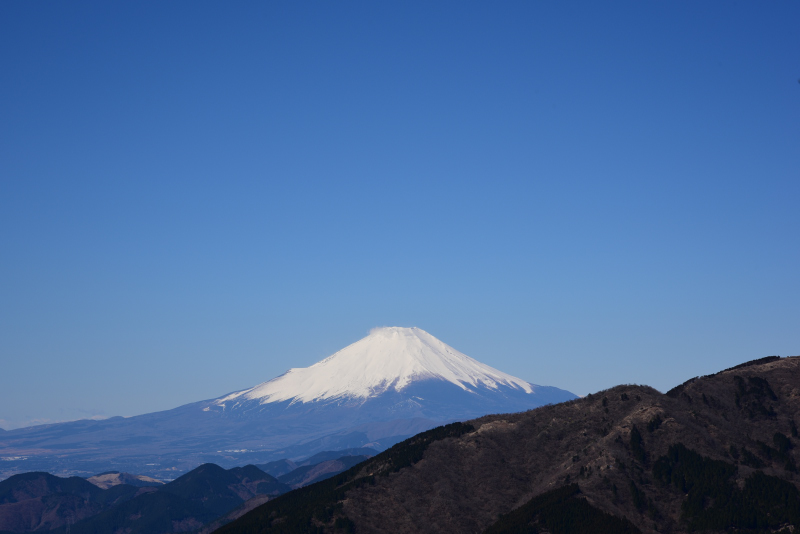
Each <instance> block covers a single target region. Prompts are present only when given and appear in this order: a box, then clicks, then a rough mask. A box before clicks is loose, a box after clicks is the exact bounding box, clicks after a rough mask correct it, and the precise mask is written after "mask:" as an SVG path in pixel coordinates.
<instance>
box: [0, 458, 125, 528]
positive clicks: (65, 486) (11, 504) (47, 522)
mask: <svg viewBox="0 0 800 534" xmlns="http://www.w3.org/2000/svg"><path fill="white" fill-rule="evenodd" d="M137 490H138V489H137V488H135V487H133V486H128V485H119V486H115V487H114V489H113V491H112V490H107V491H104V490H102V489H100V488H98V487H97V486H95V485H94V484H92V483H90V482H88V481H86V480H84V479H82V478H80V477H70V478H60V477H56V476H53V475H51V474H49V473H36V472H34V473H23V474H20V475H14V476H13V477H10V478H8V479H6V480H4V481H2V482H0V531H8V532H27V531H34V530H51V529H54V528H58V527H60V526H63V525H66V524H68V523H71V522H75V521H79V520H81V519H84V518H88V517H92V516H94V515H96V514H98V513H100V512H101V511H102V510H104V509H106V508H108V507H110V506H114V505H117V504H119V503H121V502H124V501H126V500H128V499H130V498H132V497H133V496H134V494H135V493H136V492H137Z"/></svg>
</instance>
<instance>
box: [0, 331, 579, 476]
mask: <svg viewBox="0 0 800 534" xmlns="http://www.w3.org/2000/svg"><path fill="white" fill-rule="evenodd" d="M573 398H575V395H573V394H572V393H570V392H568V391H564V390H561V389H558V388H554V387H547V386H538V385H535V384H531V383H529V382H526V381H525V380H522V379H519V378H516V377H514V376H511V375H509V374H507V373H504V372H502V371H499V370H497V369H494V368H492V367H489V366H488V365H485V364H483V363H481V362H478V361H477V360H474V359H473V358H470V357H469V356H467V355H465V354H463V353H461V352H459V351H457V350H456V349H454V348H452V347H450V346H449V345H447V344H445V343H443V342H442V341H440V340H438V339H436V338H435V337H434V336H432V335H430V334H429V333H427V332H425V331H424V330H421V329H419V328H398V327H387V328H379V329H374V330H373V331H372V332H371V333H370V334H369V335H368V336H367V337H365V338H363V339H361V340H359V341H357V342H355V343H353V344H351V345H349V346H347V347H345V348H344V349H342V350H340V351H338V352H337V353H335V354H333V355H332V356H330V357H328V358H326V359H324V360H322V361H320V362H318V363H317V364H315V365H312V366H310V367H307V368H302V369H290V370H289V371H287V372H286V373H285V374H283V375H281V376H279V377H277V378H274V379H272V380H269V381H267V382H264V383H261V384H259V385H257V386H255V387H252V388H248V389H245V390H242V391H239V392H235V393H231V394H228V395H223V396H222V397H219V398H217V399H211V400H207V401H201V402H196V403H193V404H187V405H184V406H181V407H178V408H175V409H173V410H168V411H164V412H157V413H150V414H145V415H140V416H136V417H130V418H122V417H115V418H111V419H108V420H105V421H75V422H71V423H61V424H55V425H43V426H37V427H30V428H22V429H18V430H13V431H10V432H4V433H2V434H0V456H4V457H8V458H15V459H16V460H15V461H9V462H3V465H2V466H0V479H2V478H4V477H7V476H10V475H11V474H14V473H18V472H25V471H33V470H41V471H48V472H52V473H57V474H76V473H77V474H84V475H90V474H93V473H97V472H101V471H110V470H112V469H113V470H115V471H126V472H131V473H139V474H141V475H147V476H150V477H153V478H156V479H172V478H174V477H175V476H176V475H179V474H181V473H183V472H186V471H188V470H190V469H192V468H194V467H196V466H197V465H200V464H202V463H216V464H218V465H220V466H223V467H232V466H235V465H244V464H249V463H252V464H260V463H265V462H270V461H274V460H279V459H283V458H288V459H297V458H300V457H306V456H310V455H312V454H315V453H317V452H320V451H326V450H327V451H330V450H338V449H347V448H358V447H373V448H376V449H378V450H383V449H385V448H386V447H388V446H390V445H392V444H394V443H397V442H398V441H401V440H403V439H405V438H407V437H410V436H413V435H414V434H417V433H418V432H420V431H422V430H426V429H429V428H433V427H435V426H437V425H440V424H442V423H445V422H449V421H455V420H463V419H470V418H473V417H478V416H481V415H485V414H488V413H498V412H513V411H521V410H527V409H530V408H533V407H536V406H541V405H544V404H549V403H556V402H561V401H565V400H569V399H573Z"/></svg>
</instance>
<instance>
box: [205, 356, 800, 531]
mask: <svg viewBox="0 0 800 534" xmlns="http://www.w3.org/2000/svg"><path fill="white" fill-rule="evenodd" d="M798 420H800V357H790V358H783V359H781V358H777V357H770V358H764V359H761V360H756V361H754V362H749V363H748V364H743V365H741V366H737V367H735V368H732V369H729V370H726V371H722V372H720V373H717V374H715V375H711V376H706V377H701V378H697V379H692V380H690V381H688V382H687V383H685V384H682V385H681V386H678V387H676V388H675V389H673V390H671V391H670V392H668V393H667V394H662V393H660V392H658V391H656V390H654V389H652V388H650V387H647V386H630V385H628V386H617V387H615V388H612V389H610V390H606V391H603V392H600V393H598V394H594V395H590V396H587V397H586V398H583V399H579V400H574V401H570V402H566V403H563V404H559V405H553V406H545V407H541V408H538V409H535V410H531V411H528V412H525V413H517V414H511V415H491V416H486V417H482V418H479V419H476V420H473V421H469V422H468V423H464V424H460V423H456V424H453V425H448V426H445V427H440V428H437V429H434V430H431V431H428V432H425V433H422V434H420V435H418V436H415V437H414V438H412V439H410V440H407V441H404V442H402V443H399V444H397V445H395V446H394V447H393V448H391V449H389V450H387V451H385V452H383V453H381V454H379V455H377V456H375V457H374V458H372V459H370V460H368V461H367V462H365V463H362V464H360V465H357V466H355V467H353V468H352V469H350V470H349V471H346V472H344V473H342V474H340V475H337V476H336V477H334V478H332V479H329V480H327V481H323V482H320V483H317V484H314V485H312V486H308V487H305V488H302V489H299V490H295V491H292V492H290V493H287V494H286V495H283V496H281V497H279V498H277V499H275V500H274V501H271V502H269V503H267V504H265V505H262V506H261V507H259V508H256V509H255V510H253V511H251V512H250V513H248V514H246V515H244V516H243V517H241V518H240V519H239V520H237V521H236V522H234V523H231V524H229V525H228V526H226V527H225V528H223V529H222V530H220V532H222V533H225V534H229V533H245V532H246V533H257V532H287V533H288V532H316V531H324V532H343V531H348V530H354V531H355V532H358V533H378V532H408V533H412V532H413V533H416V532H431V533H434V532H470V533H472V532H474V533H480V532H484V531H485V532H493V533H494V532H521V531H526V532H527V531H530V532H536V531H537V530H536V529H538V531H549V532H552V533H554V534H558V533H567V532H637V531H638V532H673V533H677V532H693V531H706V532H734V531H738V532H748V533H756V532H764V533H766V532H778V531H780V530H781V529H786V530H784V531H785V532H790V531H794V532H797V531H798V530H797V529H800V493H799V492H798V484H799V483H800V475H799V474H798V467H797V466H798V463H800V446H798V444H800V438H798V430H797V421H798ZM524 529H530V530H524Z"/></svg>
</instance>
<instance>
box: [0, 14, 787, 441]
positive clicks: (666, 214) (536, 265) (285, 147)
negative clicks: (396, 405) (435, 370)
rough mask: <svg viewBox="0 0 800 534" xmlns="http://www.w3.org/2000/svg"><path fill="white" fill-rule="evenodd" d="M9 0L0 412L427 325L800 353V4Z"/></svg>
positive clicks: (158, 393)
mask: <svg viewBox="0 0 800 534" xmlns="http://www.w3.org/2000/svg"><path fill="white" fill-rule="evenodd" d="M231 4H232V3H230V2H167V3H163V2H152V3H146V2H98V3H72V2H3V3H2V4H0V96H1V97H2V98H0V280H1V281H2V282H0V426H1V427H4V428H7V429H8V428H13V427H16V426H20V425H26V424H32V423H34V422H37V421H39V422H41V421H60V420H68V419H75V418H82V417H92V416H100V417H102V416H111V415H134V414H139V413H145V412H150V411H156V410H162V409H168V408H172V407H175V406H178V405H181V404H184V403H187V402H192V401H197V400H201V399H207V398H212V397H216V396H220V395H222V394H225V393H227V392H230V391H233V390H237V389H242V388H245V387H248V386H252V385H255V384H256V383H258V382H261V381H264V380H268V379H270V378H273V377H274V376H276V375H278V374H280V373H282V372H284V371H285V370H286V369H288V368H290V367H305V366H307V365H310V364H313V363H314V362H316V361H318V360H320V359H322V358H324V357H325V356H328V355H330V354H331V353H333V352H335V351H336V350H338V349H340V348H343V347H344V346H345V345H347V344H349V343H352V342H354V341H356V340H358V339H359V338H361V337H363V336H364V335H366V334H367V332H368V331H369V329H370V328H372V327H374V326H381V325H390V326H395V325H396V326H418V327H420V328H423V329H424V330H427V331H428V332H430V333H431V334H433V335H434V336H436V337H438V338H440V339H441V340H442V341H444V342H445V343H448V344H450V345H452V346H453V347H455V348H456V349H458V350H460V351H462V352H464V353H466V354H468V355H470V356H472V357H474V358H477V359H479V360H481V361H483V362H485V363H488V364H489V365H492V366H494V367H497V368H499V369H501V370H503V371H505V372H508V373H511V374H513V375H516V376H519V377H521V378H524V379H526V380H529V381H532V382H534V383H538V384H547V385H554V386H558V387H562V388H565V389H569V390H570V391H573V392H575V393H577V394H581V395H583V394H586V393H589V392H593V391H598V390H600V389H605V388H608V387H611V386H613V385H616V384H619V383H640V384H649V385H652V386H654V387H656V388H658V389H660V390H662V391H665V390H667V389H669V388H671V387H673V386H674V385H676V384H678V383H680V382H683V381H684V380H686V379H688V378H691V377H693V376H696V375H701V374H707V373H711V372H715V371H718V370H721V369H723V368H726V367H730V366H732V365H735V364H737V363H740V362H743V361H746V360H750V359H753V358H758V357H762V356H767V355H773V354H778V355H782V356H786V355H794V354H800V276H798V273H800V218H799V217H800V216H799V215H798V213H800V209H799V208H798V204H799V203H800V84H798V79H799V78H800V24H799V23H798V22H800V3H798V2H793V1H774V2H749V1H748V2H734V1H721V2H711V1H709V2H672V1H670V2H614V3H613V5H608V3H605V2H602V3H600V2H572V3H566V2H511V1H506V2H460V1H459V2H349V1H344V2H269V3H267V2H259V3H256V2H250V3H238V4H235V5H231Z"/></svg>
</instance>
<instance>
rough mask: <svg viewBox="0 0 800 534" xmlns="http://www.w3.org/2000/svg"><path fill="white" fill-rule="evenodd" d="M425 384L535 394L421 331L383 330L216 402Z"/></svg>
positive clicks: (295, 398)
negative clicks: (317, 360)
mask: <svg viewBox="0 0 800 534" xmlns="http://www.w3.org/2000/svg"><path fill="white" fill-rule="evenodd" d="M426 380H439V381H445V382H449V383H451V384H454V385H456V386H458V387H459V388H461V389H462V390H465V391H470V392H473V391H475V389H477V388H480V389H490V390H497V389H498V388H499V387H504V388H511V389H514V390H517V391H519V392H520V393H522V392H524V393H533V391H534V386H533V385H532V384H529V383H528V382H526V381H524V380H522V379H520V378H516V377H514V376H511V375H509V374H506V373H503V372H502V371H498V370H497V369H494V368H492V367H489V366H488V365H485V364H483V363H481V362H479V361H477V360H474V359H472V358H470V357H469V356H467V355H465V354H462V353H461V352H459V351H457V350H456V349H454V348H452V347H451V346H449V345H447V344H446V343H443V342H442V341H439V340H438V339H436V338H435V337H433V336H432V335H430V334H429V333H428V332H426V331H424V330H422V329H420V328H416V327H412V328H401V327H382V328H374V329H373V330H372V331H371V332H370V333H369V335H368V336H367V337H365V338H363V339H361V340H359V341H356V342H355V343H353V344H352V345H349V346H347V347H345V348H344V349H342V350H340V351H339V352H337V353H335V354H333V355H332V356H329V357H328V358H325V359H324V360H322V361H320V362H318V363H316V364H314V365H312V366H311V367H305V368H300V369H290V370H289V371H287V372H286V373H285V374H283V375H281V376H279V377H277V378H274V379H272V380H270V381H268V382H264V383H262V384H259V385H257V386H255V387H253V388H250V389H247V390H244V391H239V392H236V393H233V394H231V395H228V396H226V397H223V398H221V399H218V400H217V401H216V402H217V404H219V405H223V404H226V403H229V402H232V401H233V402H237V401H259V402H260V403H262V404H264V403H270V402H280V401H287V400H288V401H292V402H311V401H320V400H328V399H338V398H350V399H366V398H369V397H375V396H377V395H381V394H383V393H385V392H387V391H390V390H393V391H397V392H400V391H402V390H403V389H405V388H407V387H408V386H409V385H410V384H411V383H412V382H420V381H426Z"/></svg>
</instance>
